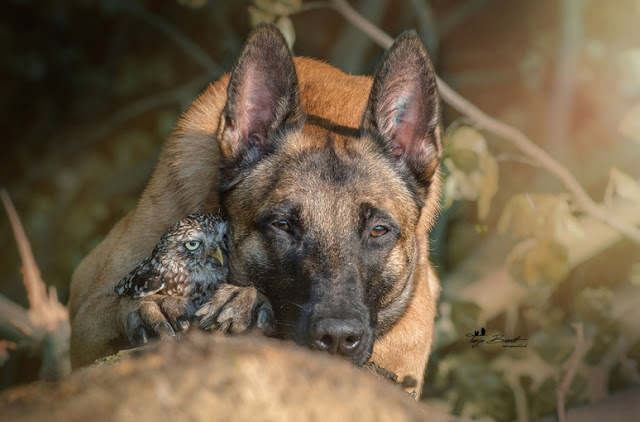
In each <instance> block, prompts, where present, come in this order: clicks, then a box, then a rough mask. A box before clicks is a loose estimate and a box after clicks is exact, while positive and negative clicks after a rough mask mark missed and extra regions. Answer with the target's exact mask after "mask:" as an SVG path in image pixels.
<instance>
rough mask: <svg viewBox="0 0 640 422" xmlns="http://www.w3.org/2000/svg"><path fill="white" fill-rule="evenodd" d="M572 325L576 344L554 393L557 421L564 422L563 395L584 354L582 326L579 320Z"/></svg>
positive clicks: (564, 395) (566, 391)
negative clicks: (556, 403)
mask: <svg viewBox="0 0 640 422" xmlns="http://www.w3.org/2000/svg"><path fill="white" fill-rule="evenodd" d="M573 327H574V328H575V329H576V345H575V347H574V349H573V353H572V354H571V357H570V358H569V362H568V366H569V368H568V370H567V373H566V374H565V376H564V379H563V380H562V383H561V384H560V386H559V387H558V391H557V393H556V398H557V400H558V422H566V420H567V413H566V410H565V397H566V395H567V393H568V392H569V387H570V386H571V381H573V378H574V377H575V376H576V372H577V371H578V365H579V364H580V359H581V358H582V355H583V354H584V326H583V324H582V323H581V322H578V323H575V324H573Z"/></svg>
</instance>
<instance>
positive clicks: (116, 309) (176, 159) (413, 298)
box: [69, 58, 439, 392]
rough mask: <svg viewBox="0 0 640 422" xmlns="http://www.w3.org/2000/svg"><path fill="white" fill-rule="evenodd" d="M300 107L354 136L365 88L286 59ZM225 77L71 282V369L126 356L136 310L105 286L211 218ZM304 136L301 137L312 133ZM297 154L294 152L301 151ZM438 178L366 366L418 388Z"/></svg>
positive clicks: (199, 103)
mask: <svg viewBox="0 0 640 422" xmlns="http://www.w3.org/2000/svg"><path fill="white" fill-rule="evenodd" d="M294 61H295V66H296V71H297V74H298V80H299V89H300V98H301V102H302V106H303V108H304V109H305V111H306V112H307V114H308V115H314V116H318V117H321V118H323V119H326V120H328V121H330V122H332V123H334V124H336V125H341V126H348V127H352V128H357V127H358V125H359V123H360V119H361V117H362V114H363V110H364V108H365V106H366V102H367V98H368V95H369V91H370V88H371V78H369V77H364V76H349V75H346V74H344V73H343V72H341V71H339V70H338V69H335V68H333V67H331V66H329V65H327V64H325V63H321V62H318V61H316V60H312V59H309V58H295V59H294ZM228 81H229V76H228V75H226V76H223V77H222V78H221V79H220V80H218V81H217V82H215V83H213V84H212V85H210V86H209V88H208V89H207V90H206V91H205V92H204V93H203V94H202V95H201V96H200V97H199V98H198V99H197V100H196V101H195V103H194V104H193V106H192V107H191V109H190V110H189V111H188V112H187V113H186V114H185V116H184V117H183V118H182V119H181V121H180V122H179V124H178V128H177V129H176V131H175V133H174V134H173V135H172V136H171V137H170V139H169V140H168V141H167V142H166V144H165V146H164V148H163V150H162V153H161V156H160V159H159V162H158V165H157V167H156V169H155V171H154V173H153V176H152V179H151V180H150V182H149V184H148V185H147V188H146V189H145V191H144V193H143V194H142V197H141V198H140V202H139V203H138V205H137V207H136V208H135V209H134V210H133V211H132V212H131V213H129V214H128V215H127V216H126V217H124V218H123V219H122V220H121V221H120V222H119V223H118V224H117V225H116V226H115V227H114V228H113V229H112V230H111V232H110V233H109V234H108V236H107V237H106V238H105V240H104V241H103V242H102V243H101V244H100V245H98V247H96V249H95V250H93V251H92V252H91V253H90V254H89V255H88V256H87V257H86V258H85V260H84V261H83V262H82V263H81V264H80V266H79V267H78V268H77V270H76V271H75V273H74V274H73V278H72V282H71V297H70V300H69V309H70V314H71V318H72V340H71V359H72V363H73V366H74V367H76V368H77V367H79V366H83V365H87V364H89V363H91V362H93V361H94V360H95V359H96V358H99V357H102V356H105V355H108V354H111V353H114V352H116V351H117V350H119V349H121V348H124V347H126V344H125V343H126V335H125V331H124V324H125V320H126V317H127V315H128V314H129V313H130V312H132V311H133V310H134V309H135V307H136V304H135V303H134V301H132V300H130V299H126V298H121V297H118V296H117V295H115V294H114V293H113V287H114V285H115V284H116V283H117V282H118V280H120V278H121V277H122V276H124V275H125V274H126V273H127V272H129V271H130V270H131V269H132V268H134V267H135V266H136V265H137V264H138V263H139V262H140V261H141V260H142V259H143V258H144V257H145V256H147V255H148V254H149V253H150V252H151V250H152V249H153V247H154V245H155V243H156V242H157V241H158V239H159V238H160V236H161V235H162V233H163V232H164V231H165V230H166V229H167V228H168V227H169V226H170V225H171V224H173V223H174V222H175V221H177V220H179V219H180V218H182V217H184V216H185V215H188V214H190V213H193V212H216V211H217V210H218V208H219V199H218V196H217V169H218V161H219V158H218V157H219V154H220V152H219V146H218V142H217V141H216V139H215V134H216V131H217V129H218V124H219V121H220V114H221V111H222V109H223V107H224V105H225V101H226V86H227V84H228ZM307 126H308V125H305V131H306V132H305V133H307V134H310V133H312V132H313V130H315V129H314V128H313V127H310V128H308V129H307ZM301 147H302V146H301ZM438 191H439V178H438V176H437V175H436V177H435V179H434V182H433V187H432V195H430V198H432V200H431V202H428V203H427V204H426V205H425V207H424V208H423V210H422V214H421V216H420V222H419V224H418V232H417V233H416V241H417V244H418V258H417V265H416V270H415V273H414V277H413V286H411V288H412V291H411V295H410V302H409V305H408V307H407V309H406V311H405V313H404V314H403V316H402V317H401V318H400V319H399V320H398V321H397V322H396V324H395V325H394V326H393V327H392V329H391V330H390V331H389V332H388V333H387V334H386V335H385V336H383V337H382V338H381V339H378V340H377V341H376V343H375V344H374V350H373V356H372V359H373V360H375V361H376V362H377V363H378V364H380V365H381V366H383V367H385V368H387V369H388V370H391V371H393V372H395V373H397V374H398V375H399V377H400V379H402V378H403V377H405V376H407V375H410V376H412V377H413V378H415V379H416V380H417V381H418V386H419V387H418V392H419V390H420V388H421V386H422V380H423V373H424V368H425V366H426V363H427V360H428V357H429V351H430V347H431V342H432V336H433V322H434V316H435V310H436V305H435V301H436V298H437V295H438V291H436V290H437V289H439V287H438V286H439V284H438V281H437V278H436V276H435V273H434V271H433V268H432V267H431V265H430V264H429V259H428V254H429V245H428V238H427V232H428V230H429V228H430V227H431V225H432V222H433V219H434V217H435V213H436V209H437V198H438V195H437V192H438Z"/></svg>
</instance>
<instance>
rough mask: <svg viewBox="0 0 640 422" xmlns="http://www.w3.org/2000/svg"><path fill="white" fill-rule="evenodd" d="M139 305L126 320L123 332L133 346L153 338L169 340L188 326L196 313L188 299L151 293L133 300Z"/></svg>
mask: <svg viewBox="0 0 640 422" xmlns="http://www.w3.org/2000/svg"><path fill="white" fill-rule="evenodd" d="M136 302H138V304H139V306H138V307H137V309H135V310H134V311H133V312H131V313H130V314H129V315H128V317H127V319H126V322H125V331H126V334H127V338H128V339H129V343H130V344H131V346H132V347H137V346H141V345H143V344H145V343H147V342H148V341H149V339H152V338H160V339H161V340H171V339H173V338H175V337H176V336H177V335H178V334H179V333H182V332H185V331H187V330H188V329H189V326H190V323H189V321H190V319H191V316H193V313H194V312H195V309H194V307H193V305H192V304H191V303H190V301H189V300H188V299H187V298H184V297H172V296H160V295H150V296H146V297H144V298H141V299H136Z"/></svg>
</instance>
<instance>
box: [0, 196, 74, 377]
mask: <svg viewBox="0 0 640 422" xmlns="http://www.w3.org/2000/svg"><path fill="white" fill-rule="evenodd" d="M0 199H2V203H3V204H4V208H5V210H6V211H7V215H8V216H9V221H10V222H11V228H12V229H13V234H14V235H15V237H16V243H17V244H18V250H19V252H20V258H21V260H22V273H23V280H24V285H25V288H26V290H27V297H28V299H29V309H28V310H24V309H22V308H21V307H20V306H18V305H16V304H15V303H13V302H11V301H10V300H9V299H7V298H5V297H4V296H0V334H1V335H2V338H3V339H5V340H9V343H10V344H13V345H15V346H16V347H24V348H27V349H29V350H31V351H32V352H33V351H37V352H39V353H40V355H41V356H42V366H41V369H40V377H41V378H42V379H44V380H49V381H52V380H56V379H60V378H62V377H64V376H66V375H67V374H68V373H69V372H70V371H71V364H70V362H69V355H68V352H69V336H70V332H71V330H70V326H69V314H68V312H67V308H66V307H65V306H64V305H62V304H61V303H60V302H58V295H57V293H56V290H55V288H54V287H50V288H49V293H48V294H47V288H46V286H45V284H44V282H43V281H42V278H41V277H40V270H39V269H38V266H37V264H36V261H35V259H34V257H33V253H32V251H31V246H30V245H29V241H28V240H27V236H26V234H25V233H24V228H23V227H22V223H20V218H19V217H18V213H17V212H16V209H15V208H14V206H13V203H12V202H11V199H10V198H9V195H8V194H7V191H5V190H4V189H0ZM9 343H5V344H4V346H3V347H2V349H3V350H2V351H5V352H6V349H7V348H8V345H10V344H9ZM2 351H0V352H2Z"/></svg>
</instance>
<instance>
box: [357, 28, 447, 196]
mask: <svg viewBox="0 0 640 422" xmlns="http://www.w3.org/2000/svg"><path fill="white" fill-rule="evenodd" d="M360 131H361V133H362V134H363V135H368V136H371V137H373V138H375V139H377V140H378V141H379V142H382V143H383V145H384V147H385V148H386V150H387V151H388V153H389V154H390V155H391V156H392V157H393V158H394V159H396V160H401V161H403V162H404V163H405V164H406V165H407V167H408V168H409V170H410V171H411V172H412V173H413V174H414V175H415V177H416V178H417V180H418V181H419V182H420V183H421V184H425V185H428V184H429V183H430V182H431V178H432V177H433V174H434V172H435V171H436V169H437V168H438V164H439V162H440V158H441V156H442V141H441V139H440V138H441V133H440V132H441V127H440V100H439V97H438V89H437V87H436V75H435V73H434V71H433V67H432V65H431V61H430V60H429V56H428V55H427V52H426V50H425V48H424V46H423V44H422V42H421V41H420V38H418V36H417V35H416V33H415V32H414V31H407V32H405V33H403V34H402V35H400V36H399V37H398V38H397V39H396V40H395V42H394V43H393V45H392V46H391V48H389V50H388V51H387V52H386V54H385V56H384V57H383V59H382V62H381V63H380V65H379V67H378V70H377V72H376V76H375V79H374V81H373V86H372V88H371V94H370V95H369V102H368V104H367V107H366V109H365V112H364V115H363V117H362V123H361V125H360Z"/></svg>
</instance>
